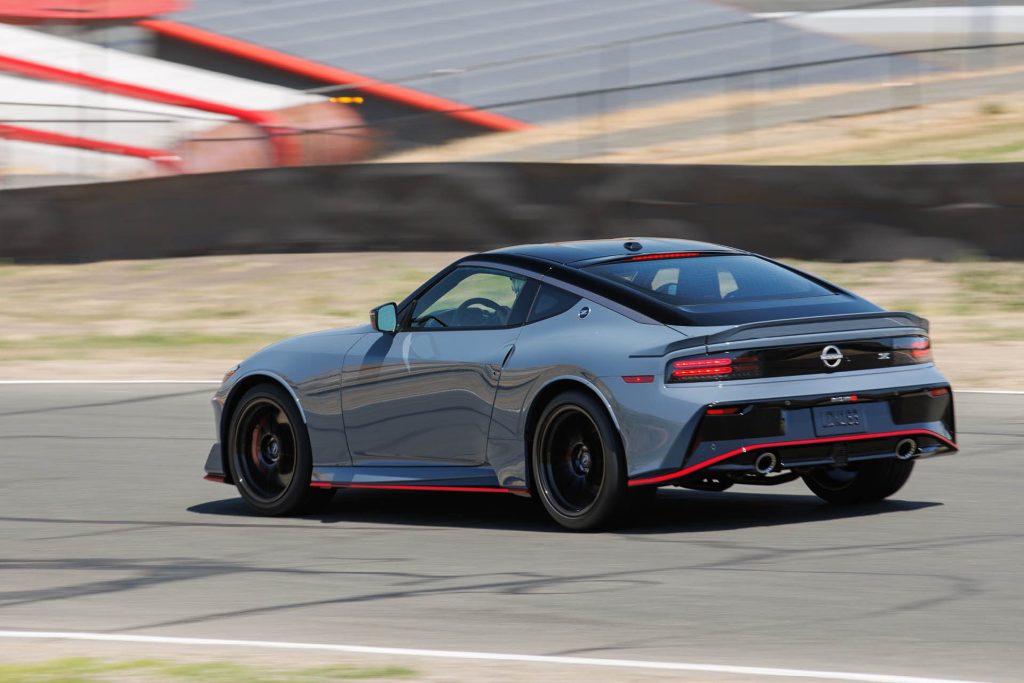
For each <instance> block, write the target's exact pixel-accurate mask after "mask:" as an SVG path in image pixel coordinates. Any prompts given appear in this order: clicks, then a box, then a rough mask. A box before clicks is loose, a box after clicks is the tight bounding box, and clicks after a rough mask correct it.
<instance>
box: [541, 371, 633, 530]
mask: <svg viewBox="0 0 1024 683" xmlns="http://www.w3.org/2000/svg"><path fill="white" fill-rule="evenodd" d="M531 458H532V461H531V464H532V465H533V473H534V481H535V487H534V488H535V489H536V493H537V497H538V498H540V501H541V503H542V504H543V505H544V508H545V509H546V510H547V512H548V514H549V515H551V517H552V518H553V519H554V520H555V521H556V522H558V523H559V524H561V525H562V526H564V527H566V528H567V529H573V530H574V531H589V530H594V529H598V528H600V527H603V526H606V525H607V524H609V523H610V522H611V521H612V520H613V519H614V518H615V517H616V515H617V514H618V513H619V512H620V510H621V508H622V507H623V504H624V502H625V500H626V471H625V467H624V464H623V455H622V448H621V446H620V445H619V438H618V434H617V433H616V431H615V425H614V424H612V421H611V419H610V418H609V417H608V414H607V413H606V412H605V409H604V406H603V405H601V403H600V402H599V401H598V400H597V399H596V398H594V397H593V396H592V395H591V394H588V393H587V392H584V391H579V390H572V391H566V392H564V393H562V394H559V395H558V396H556V397H555V398H554V400H552V401H551V402H550V403H548V405H547V406H545V408H544V411H543V412H542V413H541V415H540V419H539V420H538V422H537V429H536V430H535V433H534V438H533V447H532V454H531Z"/></svg>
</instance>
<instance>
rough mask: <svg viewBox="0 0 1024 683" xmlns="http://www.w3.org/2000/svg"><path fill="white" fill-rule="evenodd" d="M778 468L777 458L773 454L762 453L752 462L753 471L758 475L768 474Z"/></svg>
mask: <svg viewBox="0 0 1024 683" xmlns="http://www.w3.org/2000/svg"><path fill="white" fill-rule="evenodd" d="M778 466H779V458H778V456H776V455H775V454H774V453H762V454H761V455H759V456H757V458H756V459H755V460H754V470H756V471H757V473H758V474H770V473H771V472H774V471H775V468H776V467H778Z"/></svg>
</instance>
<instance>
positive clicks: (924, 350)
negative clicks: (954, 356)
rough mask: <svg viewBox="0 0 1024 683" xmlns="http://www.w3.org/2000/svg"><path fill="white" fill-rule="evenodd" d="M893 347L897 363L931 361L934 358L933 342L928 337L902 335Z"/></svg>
mask: <svg viewBox="0 0 1024 683" xmlns="http://www.w3.org/2000/svg"><path fill="white" fill-rule="evenodd" d="M893 349H894V350H896V351H897V353H896V355H895V359H896V365H907V364H914V363H929V362H931V360H932V343H931V340H930V339H928V337H900V338H898V339H896V340H895V343H894V345H893Z"/></svg>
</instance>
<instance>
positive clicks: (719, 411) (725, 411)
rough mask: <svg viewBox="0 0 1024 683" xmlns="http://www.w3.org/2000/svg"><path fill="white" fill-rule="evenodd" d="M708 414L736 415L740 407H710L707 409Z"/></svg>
mask: <svg viewBox="0 0 1024 683" xmlns="http://www.w3.org/2000/svg"><path fill="white" fill-rule="evenodd" d="M705 412H706V413H707V414H708V415H735V414H736V413H738V412H740V409H739V407H735V406H734V407H732V408H708V409H707V410H706V411H705Z"/></svg>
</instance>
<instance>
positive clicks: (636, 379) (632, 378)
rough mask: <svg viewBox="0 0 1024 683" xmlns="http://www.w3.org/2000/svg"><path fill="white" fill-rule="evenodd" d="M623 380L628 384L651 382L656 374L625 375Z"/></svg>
mask: <svg viewBox="0 0 1024 683" xmlns="http://www.w3.org/2000/svg"><path fill="white" fill-rule="evenodd" d="M622 381H623V382H625V383H626V384H650V383H651V382H653V381H654V375H623V377H622Z"/></svg>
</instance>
